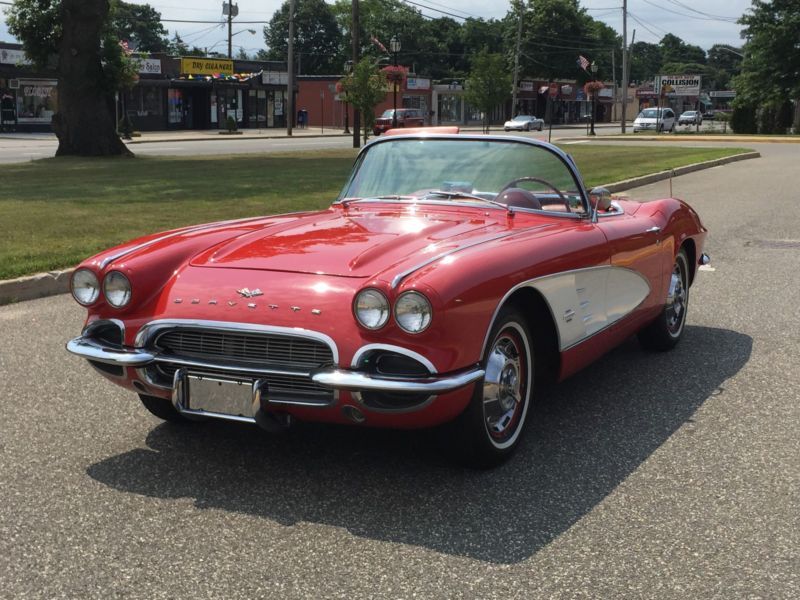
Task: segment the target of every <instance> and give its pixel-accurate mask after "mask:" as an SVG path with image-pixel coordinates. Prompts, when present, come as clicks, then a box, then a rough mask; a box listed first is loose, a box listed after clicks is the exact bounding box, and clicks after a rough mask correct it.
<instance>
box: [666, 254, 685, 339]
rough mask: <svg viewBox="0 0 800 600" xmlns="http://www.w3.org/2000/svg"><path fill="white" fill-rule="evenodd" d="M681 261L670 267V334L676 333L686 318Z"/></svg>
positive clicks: (668, 315) (668, 320)
mask: <svg viewBox="0 0 800 600" xmlns="http://www.w3.org/2000/svg"><path fill="white" fill-rule="evenodd" d="M684 279H685V275H684V272H683V268H682V266H681V262H680V261H677V262H676V263H675V267H674V268H673V269H672V277H671V278H670V282H669V292H668V293H667V329H668V330H669V332H670V334H672V335H678V334H679V333H680V332H681V329H682V328H683V321H684V319H685V318H686V300H687V291H686V282H685V281H684Z"/></svg>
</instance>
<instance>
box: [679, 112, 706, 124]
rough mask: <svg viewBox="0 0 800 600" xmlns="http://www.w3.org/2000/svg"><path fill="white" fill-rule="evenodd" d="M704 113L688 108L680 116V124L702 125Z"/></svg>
mask: <svg viewBox="0 0 800 600" xmlns="http://www.w3.org/2000/svg"><path fill="white" fill-rule="evenodd" d="M702 124H703V115H701V114H700V113H699V112H698V111H696V110H687V111H684V112H682V113H681V116H680V117H678V125H702Z"/></svg>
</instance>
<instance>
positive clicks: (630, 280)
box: [481, 265, 650, 356]
mask: <svg viewBox="0 0 800 600" xmlns="http://www.w3.org/2000/svg"><path fill="white" fill-rule="evenodd" d="M523 287H530V288H533V289H535V290H536V291H538V292H539V293H540V294H541V295H542V296H543V297H544V299H545V302H546V303H547V306H548V308H549V309H550V314H551V317H552V319H553V323H554V324H555V326H556V331H557V333H558V345H559V350H560V351H561V352H563V351H565V350H568V349H570V348H572V347H574V346H577V345H578V344H580V343H582V342H584V341H586V340H587V339H589V338H590V337H593V336H594V335H596V334H598V333H601V332H602V331H604V330H605V329H607V328H608V327H610V326H611V325H613V324H614V323H616V322H617V321H619V320H620V319H622V318H623V317H625V316H626V315H628V314H630V313H631V312H633V311H634V310H636V309H637V308H638V307H639V306H641V304H642V303H643V302H644V301H645V299H646V298H647V296H648V295H649V294H650V283H649V282H648V281H647V279H646V278H645V277H644V276H643V275H641V274H640V273H638V272H637V271H634V270H632V269H628V268H625V267H615V266H613V265H599V266H595V267H587V268H583V269H575V270H572V271H564V272H563V273H554V274H551V275H544V276H542V277H536V278H534V279H529V280H527V281H523V282H521V283H519V284H517V285H515V286H514V287H512V288H511V289H510V290H508V292H506V294H505V295H504V296H503V298H502V299H501V300H500V302H499V303H498V304H497V307H496V308H495V310H494V314H493V315H492V319H491V321H490V323H489V327H488V328H487V330H486V335H485V336H484V340H483V346H482V348H481V356H484V355H485V354H486V348H487V345H488V343H489V334H490V333H491V331H492V327H493V326H494V323H495V321H496V320H497V315H498V313H499V312H500V309H501V308H502V307H503V305H504V304H505V303H506V301H507V300H508V298H509V297H510V296H511V295H512V294H513V293H514V292H516V291H517V290H519V289H521V288H523ZM576 315H580V317H581V318H580V319H575V318H574V317H575V316H576Z"/></svg>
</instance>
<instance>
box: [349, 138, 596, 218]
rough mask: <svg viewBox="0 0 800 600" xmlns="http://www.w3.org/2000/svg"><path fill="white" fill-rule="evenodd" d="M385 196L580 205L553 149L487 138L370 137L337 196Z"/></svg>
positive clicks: (563, 208) (564, 207) (575, 208)
mask: <svg viewBox="0 0 800 600" xmlns="http://www.w3.org/2000/svg"><path fill="white" fill-rule="evenodd" d="M512 192H513V193H512ZM398 196H403V197H405V198H396V197H398ZM386 197H388V198H392V199H398V200H399V199H408V200H412V201H423V200H424V201H447V202H473V203H474V202H480V201H486V202H487V203H491V202H495V203H497V202H500V203H503V204H511V205H514V206H518V207H520V208H534V209H539V208H541V209H543V210H554V211H560V212H583V211H584V210H585V209H584V202H583V197H582V194H581V191H580V186H579V184H578V183H577V182H576V180H575V178H574V177H573V175H572V171H571V170H570V168H569V167H568V166H567V164H566V162H565V161H564V159H562V158H561V156H559V154H557V153H556V152H555V151H553V150H550V149H548V148H547V147H544V146H538V145H533V144H527V143H522V142H514V141H501V140H488V139H487V140H475V139H468V138H467V139H442V138H438V139H437V138H423V139H419V138H413V139H409V138H399V139H388V140H386V141H385V142H379V143H375V144H374V145H372V146H370V147H369V148H368V149H367V150H366V151H365V152H364V154H362V155H361V158H360V160H359V162H358V163H356V166H355V169H354V170H353V173H352V175H351V176H350V180H349V181H348V183H347V185H346V186H345V188H344V189H343V190H342V193H341V195H340V196H339V199H340V200H342V199H344V198H347V199H360V198H386Z"/></svg>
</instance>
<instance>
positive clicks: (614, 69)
mask: <svg viewBox="0 0 800 600" xmlns="http://www.w3.org/2000/svg"><path fill="white" fill-rule="evenodd" d="M611 81H613V82H614V99H613V102H614V104H613V106H614V116H613V117H612V118H613V120H615V121H616V120H617V61H616V58H615V53H614V49H613V48H612V49H611Z"/></svg>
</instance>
